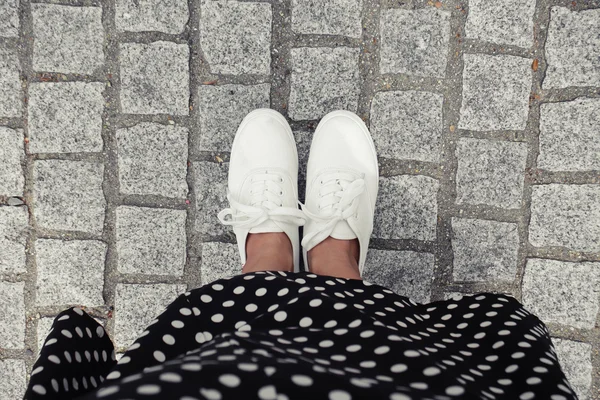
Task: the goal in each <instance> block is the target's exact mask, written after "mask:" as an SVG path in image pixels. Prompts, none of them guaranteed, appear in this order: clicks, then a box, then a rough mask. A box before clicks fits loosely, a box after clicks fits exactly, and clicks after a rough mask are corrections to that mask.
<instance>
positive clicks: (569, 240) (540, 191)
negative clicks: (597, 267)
mask: <svg viewBox="0 0 600 400" xmlns="http://www.w3.org/2000/svg"><path fill="white" fill-rule="evenodd" d="M598 204H600V186H598V185H559V184H551V185H540V186H533V192H532V194H531V221H530V223H529V243H531V244H532V245H533V246H536V247H545V246H562V247H566V248H569V249H572V250H578V251H589V252H598V251H600V224H598V221H600V207H598Z"/></svg>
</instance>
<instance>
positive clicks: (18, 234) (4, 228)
mask: <svg viewBox="0 0 600 400" xmlns="http://www.w3.org/2000/svg"><path fill="white" fill-rule="evenodd" d="M28 220H29V213H28V212H27V207H0V249H1V250H0V273H23V272H26V266H25V251H26V250H25V245H26V240H27V235H28V233H29V226H28V224H27V223H28Z"/></svg>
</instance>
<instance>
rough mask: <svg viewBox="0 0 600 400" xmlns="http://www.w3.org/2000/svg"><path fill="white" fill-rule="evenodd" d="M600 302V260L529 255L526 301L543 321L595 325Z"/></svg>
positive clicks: (580, 325)
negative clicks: (576, 261) (569, 259)
mask: <svg viewBox="0 0 600 400" xmlns="http://www.w3.org/2000/svg"><path fill="white" fill-rule="evenodd" d="M599 302H600V263H596V262H581V263H572V262H565V261H556V260H547V259H529V260H527V265H526V266H525V276H524V277H523V305H524V306H525V307H526V308H527V309H528V310H529V311H531V312H532V313H534V314H536V315H537V316H538V317H539V318H540V319H541V320H542V321H543V322H544V323H548V322H555V323H559V324H564V325H569V326H574V327H576V328H593V327H594V325H595V322H596V317H597V316H598V309H599Z"/></svg>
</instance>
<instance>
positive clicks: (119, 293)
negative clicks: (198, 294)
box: [114, 284, 186, 350]
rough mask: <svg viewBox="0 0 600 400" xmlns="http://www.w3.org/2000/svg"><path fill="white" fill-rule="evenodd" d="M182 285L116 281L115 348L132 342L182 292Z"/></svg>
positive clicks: (120, 347) (183, 288)
mask: <svg viewBox="0 0 600 400" xmlns="http://www.w3.org/2000/svg"><path fill="white" fill-rule="evenodd" d="M185 290H186V287H185V285H168V284H153V285H138V284H135V285H133V284H118V285H117V290H116V297H115V313H114V318H115V335H114V341H115V348H116V349H117V350H122V349H123V348H125V347H127V346H129V345H131V344H132V343H133V341H134V340H135V339H137V337H138V336H139V335H140V333H142V331H143V330H144V328H146V326H147V325H148V323H150V321H152V320H153V319H154V318H156V317H157V316H158V315H159V314H160V313H161V312H163V311H164V309H165V308H166V307H167V306H168V305H169V304H170V303H171V302H172V301H174V300H175V299H176V298H177V296H178V295H179V294H181V293H183V292H185Z"/></svg>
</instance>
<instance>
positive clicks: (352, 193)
mask: <svg viewBox="0 0 600 400" xmlns="http://www.w3.org/2000/svg"><path fill="white" fill-rule="evenodd" d="M320 182H321V187H320V189H319V201H318V208H319V210H318V211H319V213H318V214H316V213H313V212H311V211H309V210H308V209H307V207H306V206H305V205H303V204H302V205H301V206H302V211H303V212H304V214H305V215H306V216H307V217H308V218H310V219H311V220H313V221H314V222H316V223H317V224H318V229H316V230H315V231H313V232H311V233H309V234H308V235H306V236H304V239H302V246H303V247H304V248H305V249H306V250H307V251H308V250H310V249H312V248H313V247H315V246H316V245H317V244H319V243H321V242H322V241H323V240H325V239H326V238H327V237H328V236H330V235H331V233H332V232H333V230H334V229H335V226H336V225H337V223H338V222H340V221H346V220H348V219H350V218H351V217H353V216H355V214H356V212H357V210H358V203H359V202H358V197H359V196H360V195H361V194H362V193H363V192H364V191H365V181H364V179H362V178H356V175H355V174H352V173H349V172H343V171H336V172H331V173H326V174H324V175H323V176H322V177H321V179H320Z"/></svg>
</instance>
